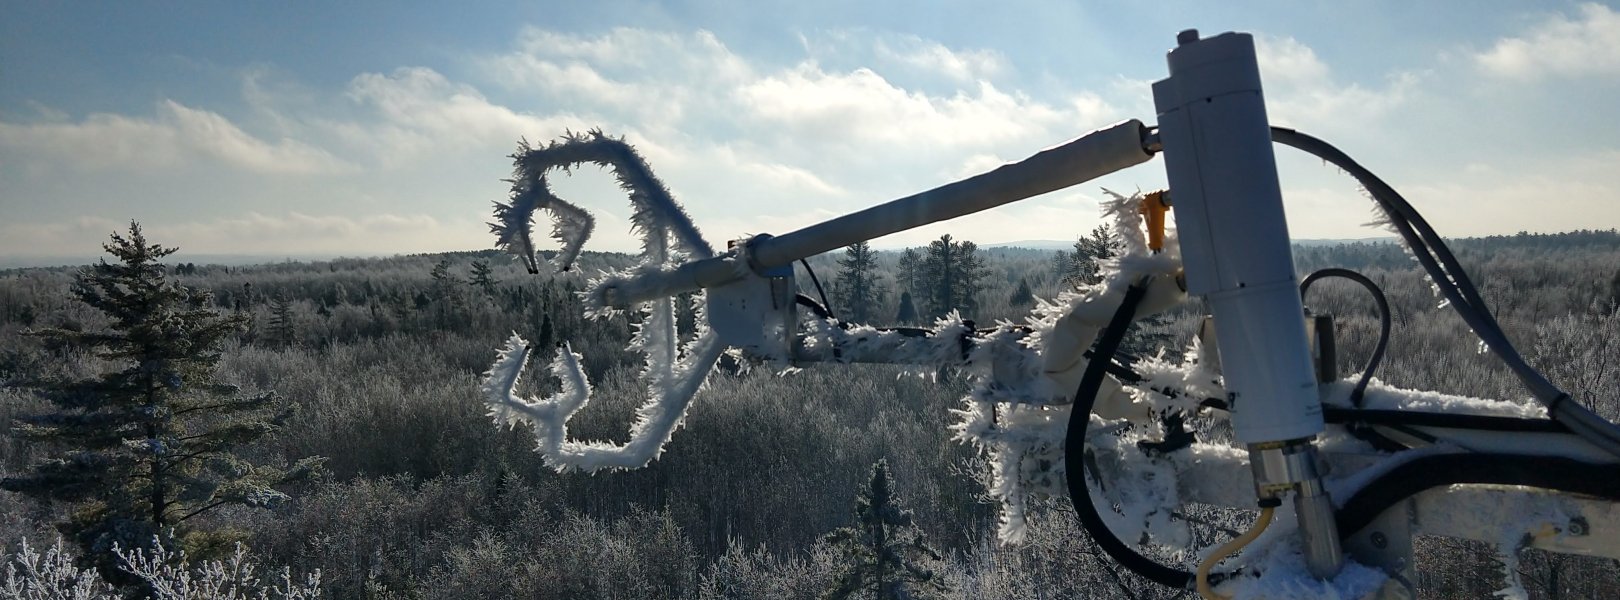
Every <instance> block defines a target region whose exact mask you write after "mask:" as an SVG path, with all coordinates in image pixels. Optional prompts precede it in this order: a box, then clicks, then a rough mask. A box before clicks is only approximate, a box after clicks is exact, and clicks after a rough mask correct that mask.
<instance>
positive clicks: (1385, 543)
mask: <svg viewBox="0 0 1620 600" xmlns="http://www.w3.org/2000/svg"><path fill="white" fill-rule="evenodd" d="M1371 539H1372V545H1373V547H1374V548H1377V549H1379V550H1383V549H1385V548H1388V547H1389V538H1388V537H1386V536H1385V535H1384V532H1382V531H1374V532H1373V534H1372V538H1371Z"/></svg>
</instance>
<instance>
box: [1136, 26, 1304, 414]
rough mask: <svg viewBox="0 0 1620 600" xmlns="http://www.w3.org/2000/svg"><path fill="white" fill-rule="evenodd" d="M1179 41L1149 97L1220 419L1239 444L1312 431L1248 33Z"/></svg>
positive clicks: (1294, 298) (1290, 264)
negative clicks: (1214, 375) (1214, 359)
mask: <svg viewBox="0 0 1620 600" xmlns="http://www.w3.org/2000/svg"><path fill="white" fill-rule="evenodd" d="M1179 41H1180V42H1181V44H1180V46H1179V47H1177V48H1176V49H1175V50H1172V51H1171V52H1170V56H1169V62H1170V77H1169V78H1167V79H1164V80H1163V81H1159V82H1157V83H1155V84H1153V100H1154V104H1155V106H1156V107H1157V109H1158V113H1159V139H1160V143H1161V144H1162V145H1163V149H1164V152H1163V154H1164V161H1165V169H1166V171H1167V175H1168V180H1169V184H1170V194H1171V197H1172V198H1174V202H1175V207H1176V208H1175V210H1174V211H1173V212H1174V213H1175V216H1176V229H1177V231H1178V234H1179V236H1180V240H1181V255H1182V260H1183V263H1184V265H1185V268H1186V272H1187V292H1188V293H1190V294H1202V295H1204V296H1206V297H1207V298H1208V299H1209V303H1210V308H1211V310H1212V312H1213V313H1214V315H1215V322H1216V328H1215V331H1216V337H1217V339H1218V340H1219V343H1220V351H1221V368H1222V371H1223V373H1224V375H1225V378H1226V389H1227V392H1228V402H1229V404H1230V405H1231V408H1232V426H1233V428H1234V430H1235V434H1236V437H1237V439H1238V441H1240V442H1243V443H1245V444H1255V443H1261V442H1273V441H1282V440H1291V439H1299V438H1309V437H1312V436H1315V435H1316V434H1317V433H1319V432H1321V431H1322V406H1321V402H1320V400H1319V399H1318V397H1317V390H1316V375H1315V369H1314V367H1313V366H1312V364H1311V358H1310V356H1311V353H1310V347H1309V344H1308V343H1307V341H1306V335H1305V325H1304V320H1303V318H1302V315H1303V313H1304V307H1303V305H1302V304H1301V303H1300V299H1299V288H1298V279H1297V278H1296V277H1295V275H1294V260H1293V254H1292V251H1291V249H1290V246H1289V239H1288V225H1287V223H1286V221H1285V219H1284V215H1283V204H1282V190H1281V187H1280V186H1279V184H1278V182H1277V163H1276V158H1275V155H1274V154H1273V152H1272V146H1271V126H1270V122H1269V121H1268V120H1267V118H1266V106H1265V101H1264V98H1263V96H1262V94H1261V91H1260V68H1259V65H1258V63H1257V62H1256V58H1255V51H1254V39H1253V38H1252V37H1250V36H1249V35H1248V34H1242V33H1223V34H1221V35H1218V36H1215V37H1211V38H1207V39H1202V40H1200V39H1197V34H1196V32H1187V33H1185V34H1184V35H1183V36H1181V38H1180V39H1179Z"/></svg>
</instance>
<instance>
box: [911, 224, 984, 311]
mask: <svg viewBox="0 0 1620 600" xmlns="http://www.w3.org/2000/svg"><path fill="white" fill-rule="evenodd" d="M978 251H979V247H978V246H977V245H975V244H974V243H973V242H969V241H960V242H959V241H954V240H952V239H951V236H950V234H945V235H943V236H940V238H939V239H937V240H934V241H933V242H931V243H929V244H928V250H927V252H926V253H924V254H923V258H922V267H921V273H922V274H921V277H922V279H923V284H924V286H923V287H924V288H925V289H926V292H927V295H926V296H925V297H924V298H925V303H926V305H927V307H928V316H929V317H931V318H939V317H943V316H945V315H946V314H947V313H949V312H951V311H953V310H957V311H961V312H962V315H963V316H967V317H971V316H972V315H973V313H974V312H975V311H977V310H978V308H979V302H978V299H977V296H978V293H979V289H980V287H981V285H980V283H979V281H980V280H981V279H983V278H984V274H985V270H986V269H985V266H984V259H982V258H980V257H979V254H978Z"/></svg>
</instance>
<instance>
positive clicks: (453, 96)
mask: <svg viewBox="0 0 1620 600" xmlns="http://www.w3.org/2000/svg"><path fill="white" fill-rule="evenodd" d="M347 95H348V97H349V98H350V99H351V100H353V101H354V102H355V103H356V104H358V105H359V106H360V107H362V108H363V109H365V111H366V114H367V115H368V117H369V118H366V119H364V120H358V121H349V122H334V123H329V126H330V128H331V129H332V130H334V131H337V132H338V133H339V134H340V135H341V136H343V137H344V138H345V139H346V140H347V141H348V142H350V143H352V144H357V145H362V146H367V147H369V148H370V149H371V150H372V151H373V152H375V153H377V155H378V156H379V157H380V158H381V159H382V160H384V162H386V163H389V164H395V165H397V164H399V163H401V162H405V161H408V160H411V159H417V158H421V157H424V156H429V155H433V154H440V155H442V154H443V153H444V152H446V151H448V150H455V151H467V150H469V149H473V148H482V149H490V148H512V147H513V146H514V145H515V144H516V142H517V139H518V138H519V137H528V138H530V139H535V138H539V139H545V138H547V137H550V136H552V135H555V134H556V133H559V132H561V131H563V130H564V129H569V128H572V129H584V128H585V127H584V124H585V122H584V121H582V120H580V119H578V118H576V117H573V116H572V115H570V114H568V113H566V112H559V113H554V114H551V115H546V116H538V115H533V114H525V113H520V112H518V111H515V110H513V109H511V108H508V107H506V106H501V105H499V104H495V103H493V102H490V101H489V100H488V99H487V98H485V97H484V95H483V94H481V93H479V92H478V90H477V89H475V88H473V87H472V86H469V85H466V84H460V83H455V82H452V81H450V80H449V79H448V78H446V77H445V76H444V75H442V74H440V73H438V72H437V71H434V70H433V69H428V68H423V67H415V68H401V69H397V70H395V71H394V72H393V73H391V74H388V75H383V74H381V73H365V74H362V75H359V76H357V77H355V78H354V79H353V80H352V81H350V82H349V87H348V91H347Z"/></svg>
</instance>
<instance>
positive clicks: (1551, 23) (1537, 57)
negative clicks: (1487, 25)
mask: <svg viewBox="0 0 1620 600" xmlns="http://www.w3.org/2000/svg"><path fill="white" fill-rule="evenodd" d="M1474 60H1475V62H1476V64H1478V65H1479V67H1480V68H1481V69H1483V70H1484V71H1485V72H1486V73H1490V74H1492V75H1498V76H1502V77H1507V78H1512V79H1520V80H1532V79H1537V78H1540V77H1544V76H1557V77H1581V76H1587V75H1600V76H1613V75H1620V13H1616V12H1614V11H1613V10H1611V9H1610V8H1609V7H1607V6H1603V5H1601V4H1595V3H1586V4H1582V5H1580V7H1579V9H1578V10H1577V14H1576V15H1575V16H1574V17H1573V18H1571V17H1569V16H1566V15H1563V14H1555V15H1551V16H1549V17H1547V18H1546V19H1545V20H1543V21H1542V22H1540V23H1538V24H1536V25H1534V26H1532V27H1530V29H1529V30H1528V31H1526V32H1525V33H1524V34H1523V35H1521V36H1518V37H1510V38H1503V39H1500V40H1497V42H1496V44H1495V45H1494V46H1492V47H1491V49H1490V50H1486V51H1484V52H1481V53H1479V54H1477V55H1475V56H1474Z"/></svg>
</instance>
